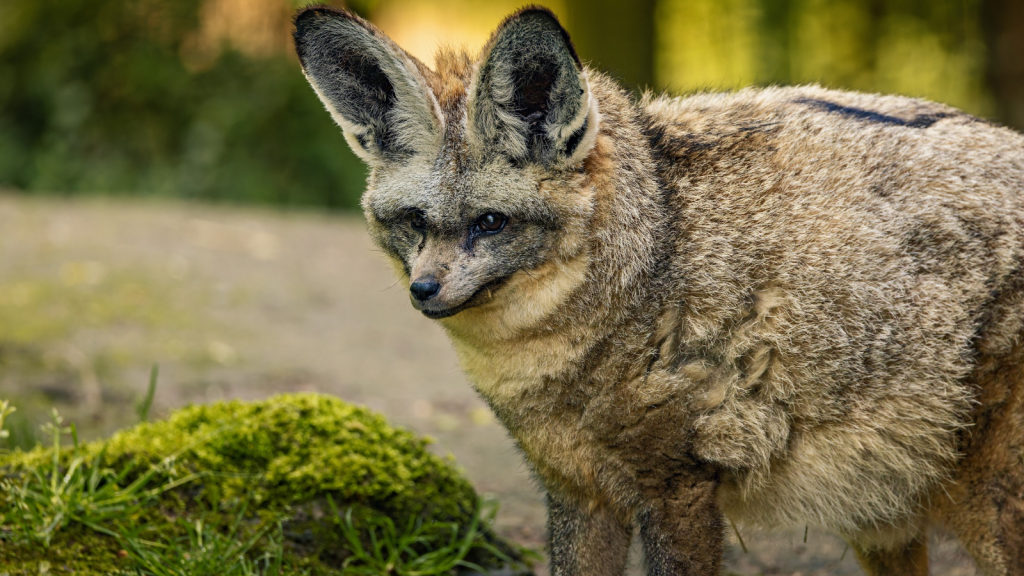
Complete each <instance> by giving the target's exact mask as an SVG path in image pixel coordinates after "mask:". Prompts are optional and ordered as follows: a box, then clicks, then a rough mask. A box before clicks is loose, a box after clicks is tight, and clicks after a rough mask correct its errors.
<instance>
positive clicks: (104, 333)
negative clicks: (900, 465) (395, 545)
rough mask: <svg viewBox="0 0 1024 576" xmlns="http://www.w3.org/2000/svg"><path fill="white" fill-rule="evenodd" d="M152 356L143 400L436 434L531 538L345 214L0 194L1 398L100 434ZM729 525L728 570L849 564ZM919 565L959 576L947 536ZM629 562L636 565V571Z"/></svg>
mask: <svg viewBox="0 0 1024 576" xmlns="http://www.w3.org/2000/svg"><path fill="white" fill-rule="evenodd" d="M153 363H159V365H160V371H161V376H160V383H159V387H158V392H157V398H156V404H155V406H156V407H155V412H156V414H157V415H160V414H165V413H166V412H167V411H168V410H170V409H172V408H174V407H177V406H180V405H182V404H185V403H188V402H208V401H213V400H219V399H223V398H247V399H251V398H261V397H264V396H267V395H270V394H273V393H277V392H288V391H299V390H313V391H318V392H324V393H329V394H334V395H337V396H339V397H341V398H343V399H345V400H349V401H352V402H357V403H361V404H366V405H368V406H370V407H372V408H374V409H376V410H379V411H381V412H383V413H384V414H385V415H387V417H388V418H389V419H391V420H392V421H393V422H395V423H398V424H402V425H405V426H408V427H410V428H412V429H414V430H416V431H418V432H420V433H423V434H428V435H430V436H432V437H434V438H436V439H437V444H436V448H437V450H438V451H439V452H440V453H449V452H450V453H452V454H453V455H454V456H455V458H456V459H457V461H458V463H459V464H460V465H461V466H462V467H463V468H464V469H465V470H466V473H467V474H468V476H469V477H470V478H471V479H472V481H473V482H474V483H475V484H476V486H477V488H478V490H480V491H481V492H491V493H494V494H495V495H497V496H498V498H499V499H500V500H501V502H502V512H501V514H500V516H499V528H500V530H501V531H502V532H504V533H505V534H507V535H509V536H511V537H513V538H515V539H517V540H519V541H521V542H523V543H526V544H531V545H537V544H539V543H540V542H541V541H542V539H543V531H544V528H543V526H544V510H543V505H542V502H541V499H540V495H539V492H538V491H537V489H536V487H535V485H534V483H533V482H532V481H531V479H530V478H529V475H528V473H527V472H526V470H525V469H524V467H523V465H522V464H521V461H520V458H519V456H518V454H517V453H516V451H515V449H514V447H513V445H512V443H511V442H510V441H509V439H508V437H507V435H506V434H505V432H504V430H503V429H502V428H501V427H500V426H498V425H497V424H495V423H494V421H493V420H492V418H491V417H490V414H489V412H488V411H487V409H486V406H485V405H484V404H483V402H481V401H480V400H479V399H478V398H477V397H476V395H475V393H474V392H473V391H472V389H471V388H470V386H469V384H468V383H467V382H466V380H465V378H464V377H463V376H462V374H461V373H460V371H459V369H458V367H457V365H456V360H455V356H454V353H453V352H452V350H451V348H450V346H449V344H448V341H447V339H446V338H445V336H444V334H443V333H442V332H441V330H440V329H439V328H438V327H437V326H436V325H434V324H433V323H432V322H431V321H429V320H427V319H426V318H424V317H423V316H421V315H420V314H418V313H416V312H415V311H414V310H413V309H412V308H411V307H410V306H409V303H408V298H407V296H406V294H405V293H404V290H402V289H401V287H399V286H395V285H394V278H393V276H392V273H391V271H390V269H389V268H388V266H387V265H386V264H385V263H384V260H383V258H382V257H381V256H380V255H379V254H377V253H375V251H374V249H373V248H372V246H371V245H370V243H369V240H368V238H367V236H366V233H365V230H364V227H363V222H362V220H361V218H359V217H357V216H344V215H322V214H313V213H280V212H272V211H269V210H260V209H252V208H245V209H239V208H229V207H211V206H206V205H198V204H183V203H170V202H145V201H137V200H132V201H127V200H118V201H104V200H60V199H36V198H22V197H16V196H10V195H0V397H5V396H8V397H14V398H15V400H16V401H17V402H20V403H21V404H22V405H24V406H26V410H23V412H27V413H28V414H29V417H30V419H36V420H38V419H39V418H41V414H42V413H43V409H44V408H46V407H47V406H49V405H51V404H52V405H56V406H58V407H59V409H60V410H61V411H62V412H63V413H65V414H67V415H68V417H69V419H74V420H76V421H77V422H79V423H80V427H82V428H84V429H85V431H86V433H87V435H93V436H95V435H98V434H103V433H107V432H109V431H110V430H112V429H114V428H116V427H118V426H123V425H125V424H127V423H130V422H131V421H132V419H133V418H134V414H133V411H132V409H131V406H132V405H133V403H134V402H135V399H136V398H137V397H138V396H139V395H140V394H141V393H142V391H143V390H144V389H145V382H146V374H147V372H148V370H149V367H150V366H151V365H152V364H153ZM743 536H744V539H745V541H746V545H747V548H748V552H747V553H743V552H742V550H741V549H740V547H739V545H738V543H737V542H736V539H735V537H734V536H732V535H730V537H731V538H732V540H733V543H732V546H731V550H730V562H729V566H730V569H731V570H733V571H735V572H736V573H740V574H745V575H746V574H750V575H753V574H794V575H796V574H801V575H811V574H822V575H824V574H859V573H860V571H859V569H858V568H857V567H856V563H855V561H854V559H853V554H852V552H849V553H847V554H846V557H845V558H843V557H842V556H843V552H844V548H845V545H844V544H843V543H842V542H841V541H840V540H838V539H837V538H835V537H833V536H830V535H828V534H825V533H823V532H819V531H816V530H814V529H811V530H810V531H809V534H808V537H807V542H806V544H805V543H804V542H803V539H804V530H803V527H795V528H793V529H791V530H787V531H782V532H778V533H775V534H773V535H764V534H756V533H746V531H745V532H744V534H743ZM932 556H933V563H932V565H933V574H937V575H947V576H952V575H970V574H974V573H975V572H974V571H973V568H970V566H969V563H965V562H964V561H963V558H962V554H961V553H960V552H959V550H958V549H957V547H956V546H954V545H952V544H950V543H948V542H937V543H936V545H935V546H933V548H932ZM633 571H634V572H636V569H634V570H633Z"/></svg>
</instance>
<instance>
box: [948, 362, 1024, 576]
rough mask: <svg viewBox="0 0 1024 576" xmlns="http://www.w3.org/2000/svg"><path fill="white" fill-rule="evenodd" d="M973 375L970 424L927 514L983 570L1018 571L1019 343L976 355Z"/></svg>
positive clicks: (1023, 491)
mask: <svg viewBox="0 0 1024 576" xmlns="http://www.w3.org/2000/svg"><path fill="white" fill-rule="evenodd" d="M1008 358H1012V359H1013V360H1012V361H1008ZM975 375H976V382H977V384H978V386H979V389H980V398H979V408H978V410H977V414H976V416H975V420H974V422H975V425H974V427H973V429H971V430H969V431H968V432H967V433H966V438H965V441H964V456H963V458H962V460H961V462H960V464H959V465H958V467H957V470H956V473H955V477H954V481H953V482H952V483H950V484H949V485H947V486H946V487H945V491H944V492H943V491H940V492H939V493H938V494H937V495H936V496H935V497H934V499H933V502H934V505H935V508H934V509H933V515H934V517H935V519H936V520H937V521H938V522H940V523H942V524H943V525H945V526H946V527H947V528H948V529H950V530H951V531H952V532H953V533H954V534H956V536H957V539H959V540H960V543H961V544H963V546H964V548H966V549H967V551H968V552H970V554H971V556H973V557H974V560H975V562H976V563H977V564H978V567H979V568H980V569H981V570H982V571H983V572H984V573H985V574H986V575H987V576H1024V349H1022V347H1021V346H1017V347H1015V348H1014V350H1013V352H1012V353H1011V354H1010V355H1008V356H1003V357H1001V358H991V357H989V358H983V359H981V361H979V363H978V367H977V369H976V372H975Z"/></svg>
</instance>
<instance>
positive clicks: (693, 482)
mask: <svg viewBox="0 0 1024 576" xmlns="http://www.w3.org/2000/svg"><path fill="white" fill-rule="evenodd" d="M717 488H718V481H717V479H715V478H714V477H713V476H712V475H706V476H704V475H700V474H696V475H694V476H689V475H687V476H686V477H684V478H676V479H675V481H674V482H672V487H671V488H670V489H667V490H664V491H663V492H662V494H664V496H662V495H657V496H655V497H654V498H651V499H650V500H648V502H647V505H646V506H645V508H644V509H643V510H642V511H641V512H640V513H639V514H638V518H637V519H638V521H639V524H640V540H641V542H642V544H643V549H644V557H645V559H646V564H647V574H648V576H717V575H718V574H720V573H721V569H722V554H723V551H724V550H723V548H724V541H725V527H724V521H723V516H722V513H721V511H719V509H718V504H717V502H716V499H715V492H716V490H717Z"/></svg>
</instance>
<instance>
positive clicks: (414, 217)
mask: <svg viewBox="0 0 1024 576" xmlns="http://www.w3.org/2000/svg"><path fill="white" fill-rule="evenodd" d="M409 226H412V229H413V230H415V231H417V232H424V231H425V230H426V229H427V219H426V218H425V217H424V216H423V213H422V212H413V213H412V214H410V215H409Z"/></svg>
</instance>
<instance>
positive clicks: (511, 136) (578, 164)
mask: <svg viewBox="0 0 1024 576" xmlns="http://www.w3.org/2000/svg"><path fill="white" fill-rule="evenodd" d="M295 45H296V49H297V51H298V55H299V59H300V61H301V62H302V68H303V71H304V72H305V74H306V78H307V79H308V80H309V83H310V84H311V85H312V86H313V89H314V90H315V91H316V93H317V95H318V96H319V97H320V99H321V100H322V101H323V103H324V104H325V106H326V107H327V110H328V111H329V112H330V114H331V116H332V117H333V118H334V120H335V121H336V122H337V123H338V124H339V125H340V126H341V128H342V130H343V132H344V135H345V138H346V140H347V141H348V143H349V145H350V146H351V147H352V150H354V151H355V153H356V154H358V155H359V156H360V157H361V158H362V159H363V160H364V161H365V162H366V163H367V164H368V165H369V167H370V176H369V180H368V185H367V190H366V192H365V194H364V195H363V200H362V205H363V208H364V211H365V213H366V218H367V221H368V223H369V229H370V232H371V235H372V236H373V239H374V241H375V243H376V244H377V245H378V246H379V247H380V248H381V249H382V250H383V252H384V253H385V254H387V255H388V256H389V257H390V258H391V260H392V262H393V263H394V264H395V266H396V268H397V270H398V271H399V274H400V275H401V276H402V278H403V279H404V280H405V281H406V283H407V285H408V288H409V293H410V299H411V301H412V304H413V306H414V307H415V308H416V309H418V310H420V311H421V312H423V314H425V315H427V316H429V317H431V318H447V317H452V316H455V315H457V314H460V313H463V312H464V311H468V310H473V311H474V312H473V313H475V314H479V313H481V311H482V310H492V311H494V310H507V309H509V308H514V309H517V310H518V315H517V317H518V318H521V319H524V320H526V321H528V319H529V318H530V317H536V316H537V315H542V314H543V313H544V311H545V307H546V303H549V302H552V301H554V300H559V299H563V298H564V297H565V296H566V294H567V293H568V292H569V291H571V290H572V288H573V284H574V283H575V282H577V281H580V279H581V275H582V272H581V270H582V268H584V267H585V265H584V264H583V262H584V260H585V252H586V250H587V245H586V242H585V241H584V239H583V238H584V237H585V234H584V233H583V232H584V230H585V228H586V227H587V225H588V222H589V220H590V219H591V218H592V216H593V213H594V207H593V204H594V202H593V197H592V196H593V192H592V190H593V187H588V186H587V185H586V182H587V179H588V176H587V174H586V172H587V171H586V169H585V161H586V160H587V158H588V156H589V155H590V154H591V151H592V150H593V149H594V147H595V142H596V140H597V133H598V127H599V123H600V122H601V117H600V114H599V112H598V106H597V100H596V98H593V97H592V95H591V87H590V84H589V83H588V73H587V71H586V70H585V69H584V68H583V66H582V65H581V64H580V60H579V58H578V57H577V55H576V52H575V50H574V49H573V46H572V43H571V42H570V40H569V36H568V34H567V33H566V31H565V30H564V29H563V28H562V26H561V25H560V24H559V22H558V20H557V19H556V18H555V16H554V15H553V14H552V13H551V12H549V11H547V10H544V9H540V8H528V9H524V10H522V11H520V12H518V13H516V14H513V15H512V16H510V17H509V18H508V19H506V20H505V21H504V22H503V23H502V24H501V26H500V27H499V28H498V30H497V31H496V32H495V33H494V35H493V36H492V37H491V39H490V41H489V42H488V43H487V44H486V46H485V47H484V48H483V50H482V52H481V54H480V56H479V58H478V59H477V60H476V61H475V62H474V61H471V60H470V58H469V57H468V56H466V55H464V54H458V53H454V52H442V53H441V54H440V55H439V57H438V65H437V70H436V71H435V70H431V69H429V68H428V67H427V66H425V65H424V64H423V63H421V62H419V61H418V60H417V59H415V58H413V57H412V56H410V55H409V54H408V53H406V52H405V51H403V50H402V49H401V48H399V47H398V46H397V45H396V44H395V43H394V42H392V41H391V40H390V39H389V38H388V37H387V36H385V35H384V34H383V33H382V32H381V31H380V30H378V29H377V28H376V27H374V26H373V25H372V24H370V23H368V22H366V21H364V20H362V19H360V18H359V17H357V16H355V15H353V14H351V13H349V12H346V11H343V10H337V9H333V8H327V7H310V8H306V9H304V10H302V11H300V12H299V14H298V15H297V16H296V18H295ZM567 269H568V270H570V271H575V273H574V274H566V270H567ZM574 279H575V280H574ZM463 316H465V315H464V314H463Z"/></svg>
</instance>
